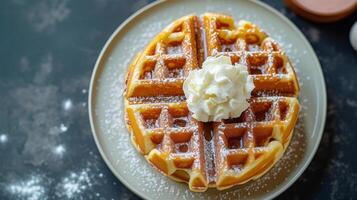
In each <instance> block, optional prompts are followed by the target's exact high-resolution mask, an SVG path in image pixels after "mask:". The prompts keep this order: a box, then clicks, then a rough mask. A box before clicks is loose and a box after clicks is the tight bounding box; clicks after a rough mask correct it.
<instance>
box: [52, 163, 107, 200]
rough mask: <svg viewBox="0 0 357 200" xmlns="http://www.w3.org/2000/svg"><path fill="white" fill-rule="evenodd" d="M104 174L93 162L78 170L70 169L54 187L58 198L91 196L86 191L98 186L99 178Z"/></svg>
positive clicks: (84, 197)
mask: <svg viewBox="0 0 357 200" xmlns="http://www.w3.org/2000/svg"><path fill="white" fill-rule="evenodd" d="M103 176H104V175H103V174H102V173H98V168H97V166H95V165H93V164H92V163H87V164H85V165H84V167H82V168H79V169H78V170H72V171H69V172H67V174H66V175H65V176H63V177H62V178H61V179H60V180H59V181H58V183H57V184H56V185H55V187H54V188H55V195H56V198H60V199H86V198H88V197H91V195H88V194H87V193H86V192H87V191H88V190H89V189H91V188H92V187H94V186H97V185H98V180H97V179H98V178H103ZM98 194H99V193H98ZM99 195H100V194H99Z"/></svg>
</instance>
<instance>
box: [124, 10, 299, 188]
mask: <svg viewBox="0 0 357 200" xmlns="http://www.w3.org/2000/svg"><path fill="white" fill-rule="evenodd" d="M218 55H227V56H229V57H230V58H231V60H232V63H239V64H244V65H246V66H248V70H249V74H250V76H251V77H252V78H253V81H254V85H255V89H254V90H253V92H252V98H251V99H250V100H249V103H250V107H249V108H248V109H247V110H246V111H245V112H244V113H243V114H242V115H241V116H240V117H239V118H235V119H228V120H222V121H221V122H214V123H211V122H210V123H202V122H198V121H196V120H195V119H193V118H192V117H191V113H190V112H189V110H188V108H187V104H186V102H185V97H184V95H183V89H182V84H183V81H184V80H185V77H186V76H187V75H188V73H189V72H190V71H191V70H194V69H196V68H199V66H200V65H201V62H202V61H203V60H205V58H206V57H207V56H218ZM126 85H127V89H126V91H125V108H126V109H125V110H126V121H127V126H128V129H129V131H130V132H131V135H132V137H131V138H132V143H133V144H134V146H135V147H136V148H137V149H138V150H139V151H140V152H141V153H142V154H144V155H145V157H146V158H147V160H148V161H149V162H150V163H151V164H152V165H153V166H154V167H156V168H157V169H158V170H159V171H160V172H162V173H163V174H165V175H167V176H169V177H170V178H173V179H174V180H176V181H181V182H187V183H188V184H189V187H190V189H191V190H192V191H197V192H203V191H205V190H207V188H208V187H216V188H217V189H219V190H222V189H226V188H229V187H232V186H234V185H238V184H244V183H246V182H247V181H249V180H254V179H256V178H259V177H260V176H262V175H263V174H265V173H266V172H267V171H268V170H269V169H270V168H271V167H272V166H273V165H274V163H276V162H277V161H278V160H279V158H280V157H281V156H282V154H283V152H284V151H285V149H286V147H287V146H288V144H289V142H290V138H291V135H292V132H293V128H294V126H295V123H296V121H297V115H298V112H299V102H298V100H297V98H296V97H297V95H298V90H299V87H298V83H297V79H296V75H295V73H294V70H293V68H292V67H291V64H290V62H289V60H288V58H287V56H286V55H285V53H284V52H283V50H282V49H281V47H280V46H279V45H278V44H277V43H276V42H275V41H273V40H272V39H271V38H269V37H268V36H267V35H266V33H264V32H263V31H261V30H260V28H259V27H257V26H256V25H254V24H252V23H250V22H246V21H240V22H239V23H238V25H237V26H235V25H234V20H233V18H232V17H230V16H227V15H220V14H214V13H206V14H204V15H203V16H202V18H198V17H196V16H194V15H189V16H185V17H183V18H180V19H178V20H176V21H175V22H173V23H172V24H171V25H169V26H168V27H167V28H165V29H164V30H163V31H162V32H161V33H159V34H158V35H157V36H156V37H155V38H154V39H153V40H152V41H151V42H150V43H149V44H148V46H147V47H146V48H145V49H144V51H143V52H140V53H139V54H138V56H137V57H136V58H135V59H134V60H133V62H132V64H131V65H130V67H129V70H128V73H127V78H126Z"/></svg>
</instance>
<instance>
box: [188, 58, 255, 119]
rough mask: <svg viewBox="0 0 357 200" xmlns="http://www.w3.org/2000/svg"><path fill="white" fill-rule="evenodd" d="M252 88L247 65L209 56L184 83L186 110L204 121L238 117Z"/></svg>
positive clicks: (245, 105) (245, 107)
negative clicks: (234, 63)
mask: <svg viewBox="0 0 357 200" xmlns="http://www.w3.org/2000/svg"><path fill="white" fill-rule="evenodd" d="M253 89H254V83H253V80H252V79H251V77H250V76H248V70H247V66H244V65H240V64H236V65H232V62H231V59H230V58H229V57H228V56H219V57H208V58H207V59H206V60H205V61H204V62H203V64H202V68H201V69H199V70H193V71H191V72H190V73H189V75H188V77H187V78H186V80H185V82H184V84H183V91H184V93H185V96H186V99H187V105H188V109H189V110H190V111H191V112H192V113H193V118H195V119H196V120H198V121H203V122H208V121H219V120H221V119H228V118H234V117H239V116H240V115H241V114H242V112H243V111H244V110H246V109H247V108H248V107H249V103H248V102H247V100H248V99H249V98H250V95H251V92H252V91H253Z"/></svg>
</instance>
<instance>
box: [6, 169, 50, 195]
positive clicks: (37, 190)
mask: <svg viewBox="0 0 357 200" xmlns="http://www.w3.org/2000/svg"><path fill="white" fill-rule="evenodd" d="M42 182H43V178H42V177H41V176H38V175H33V176H31V177H30V178H29V179H27V180H25V181H20V182H17V183H13V184H10V185H9V186H8V187H7V190H8V191H9V192H10V193H11V194H13V195H14V196H16V198H18V199H27V200H42V199H43V200H46V199H48V197H47V191H46V188H45V187H44V186H43V184H42Z"/></svg>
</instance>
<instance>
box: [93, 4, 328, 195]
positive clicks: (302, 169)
mask: <svg viewBox="0 0 357 200" xmlns="http://www.w3.org/2000/svg"><path fill="white" fill-rule="evenodd" d="M167 1H169V0H157V1H154V2H152V3H149V4H148V5H146V6H144V7H142V8H141V9H139V10H137V11H136V12H134V13H133V14H132V15H130V16H129V17H128V18H127V19H126V20H124V21H123V22H122V23H121V24H120V25H119V26H118V27H117V28H116V29H115V30H114V32H113V33H112V34H111V35H110V37H109V38H108V40H107V41H106V42H105V45H104V46H103V48H102V49H101V51H100V54H99V56H98V58H97V60H96V62H95V65H94V68H93V70H92V75H91V80H90V83H89V92H88V114H89V122H90V126H91V132H92V135H93V137H94V141H95V144H96V146H97V149H98V150H99V153H100V155H101V157H102V158H103V160H104V162H105V164H106V165H107V166H108V168H109V169H110V171H111V172H112V173H113V174H114V176H115V177H116V178H117V179H118V180H119V181H120V182H121V183H123V184H124V185H125V186H126V187H127V188H128V189H129V190H131V191H132V192H133V193H135V194H136V195H138V196H139V197H141V198H143V199H148V198H147V197H146V196H144V194H143V193H141V192H139V191H138V190H137V189H136V188H134V187H133V186H131V185H130V184H129V183H128V182H127V180H126V179H125V178H124V177H123V176H122V175H120V174H119V173H117V172H116V170H115V169H114V167H113V165H112V163H111V162H110V161H109V159H108V158H107V156H106V154H105V152H104V150H103V148H102V145H101V143H100V142H99V139H98V136H97V132H96V127H95V125H94V124H95V123H94V115H95V114H94V113H95V94H96V90H95V88H94V85H95V82H96V81H97V79H98V77H99V74H100V72H101V71H102V70H103V69H100V68H104V67H101V65H100V63H101V62H102V61H103V60H104V59H103V57H104V56H105V54H107V53H110V49H111V48H109V47H110V45H111V44H112V42H113V40H114V39H115V37H116V36H117V35H118V33H120V31H122V30H123V29H124V27H125V26H127V24H129V23H130V22H131V21H132V20H133V19H134V18H136V17H138V16H139V15H141V14H142V13H144V12H145V11H147V10H149V9H151V8H152V7H155V6H157V5H159V4H161V3H164V2H167ZM171 1H172V0H171ZM249 1H250V2H252V3H254V4H256V5H258V6H260V7H263V8H264V9H267V10H268V11H269V12H272V13H273V14H275V15H276V16H278V17H279V18H280V19H282V20H283V21H284V22H285V23H287V25H288V26H290V27H291V28H292V29H293V30H294V32H296V33H297V34H298V37H300V39H301V40H302V41H303V42H304V43H305V45H306V46H307V48H308V49H309V51H311V52H313V55H312V57H313V62H315V63H316V64H317V72H318V75H319V76H321V79H320V82H321V86H322V88H321V90H322V91H321V98H320V96H318V100H320V99H321V101H318V104H322V106H321V107H322V109H318V110H317V113H316V116H321V117H322V119H321V123H320V126H319V127H318V129H319V131H314V132H317V133H318V135H317V142H316V143H315V144H314V146H313V148H312V151H311V154H310V155H308V157H307V159H306V162H305V163H303V165H302V166H301V167H300V169H298V171H297V173H296V174H295V176H293V177H292V178H290V180H289V181H288V182H287V183H286V184H285V185H282V186H281V187H280V188H279V189H278V190H277V191H276V192H274V193H271V194H268V195H267V199H273V198H275V197H277V196H279V195H280V194H281V193H283V192H284V191H285V190H287V189H288V188H289V187H290V186H291V185H292V184H293V183H295V182H296V180H297V179H298V178H299V177H300V176H301V175H302V174H303V173H304V172H305V170H306V169H307V167H308V166H309V165H310V163H311V161H312V159H313V158H314V157H315V154H316V151H317V149H318V147H319V146H320V142H321V138H322V135H323V133H324V129H325V122H326V112H327V92H326V81H325V78H324V74H323V71H322V67H321V64H320V61H319V59H318V57H317V55H316V52H315V50H314V49H313V48H312V46H311V44H310V42H309V41H308V40H307V39H306V37H305V36H304V34H303V33H302V32H301V31H300V29H299V28H297V26H296V25H295V24H294V23H293V22H292V21H290V19H288V18H287V17H285V16H284V15H283V14H281V13H280V12H279V11H277V10H276V9H275V8H273V7H272V6H270V5H268V4H266V3H264V2H260V1H258V0H249ZM318 104H317V105H318ZM319 112H321V113H319Z"/></svg>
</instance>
